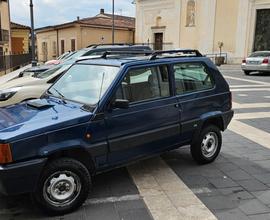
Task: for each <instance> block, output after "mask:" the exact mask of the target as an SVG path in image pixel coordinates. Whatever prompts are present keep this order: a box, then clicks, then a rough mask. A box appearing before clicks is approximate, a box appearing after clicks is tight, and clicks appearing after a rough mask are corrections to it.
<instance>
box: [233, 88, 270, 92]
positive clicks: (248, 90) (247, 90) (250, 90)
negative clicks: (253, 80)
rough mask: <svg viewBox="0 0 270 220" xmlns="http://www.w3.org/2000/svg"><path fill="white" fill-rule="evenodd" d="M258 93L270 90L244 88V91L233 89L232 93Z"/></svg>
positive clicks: (269, 89)
mask: <svg viewBox="0 0 270 220" xmlns="http://www.w3.org/2000/svg"><path fill="white" fill-rule="evenodd" d="M258 91H270V88H242V89H231V92H258Z"/></svg>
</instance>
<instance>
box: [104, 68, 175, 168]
mask: <svg viewBox="0 0 270 220" xmlns="http://www.w3.org/2000/svg"><path fill="white" fill-rule="evenodd" d="M170 81H171V79H170V75H169V71H168V67H167V66H166V65H157V66H151V67H140V68H132V69H129V70H128V71H127V73H126V74H125V77H124V78H123V80H122V81H121V83H120V84H119V85H118V88H117V92H116V94H115V97H114V99H126V100H129V102H130V106H129V108H127V109H120V108H112V109H111V110H109V111H108V112H107V113H106V118H105V122H106V126H107V134H108V142H109V154H108V162H109V163H110V164H117V163H121V162H124V161H126V160H130V159H132V158H136V157H142V156H146V155H151V154H153V153H157V152H161V151H164V150H166V149H168V148H172V147H175V146H177V144H178V143H179V137H180V125H179V108H178V105H177V99H176V97H174V96H172V90H171V87H170Z"/></svg>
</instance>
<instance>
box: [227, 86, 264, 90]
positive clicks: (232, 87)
mask: <svg viewBox="0 0 270 220" xmlns="http://www.w3.org/2000/svg"><path fill="white" fill-rule="evenodd" d="M260 87H268V86H267V85H232V86H230V88H231V89H234V88H260Z"/></svg>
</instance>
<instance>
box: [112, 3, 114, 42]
mask: <svg viewBox="0 0 270 220" xmlns="http://www.w3.org/2000/svg"><path fill="white" fill-rule="evenodd" d="M114 31H115V24H114V0H112V44H114Z"/></svg>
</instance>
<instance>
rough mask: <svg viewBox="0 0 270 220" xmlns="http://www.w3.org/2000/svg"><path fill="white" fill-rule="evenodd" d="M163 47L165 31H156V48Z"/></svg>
mask: <svg viewBox="0 0 270 220" xmlns="http://www.w3.org/2000/svg"><path fill="white" fill-rule="evenodd" d="M162 49H163V33H155V45H154V50H162Z"/></svg>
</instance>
